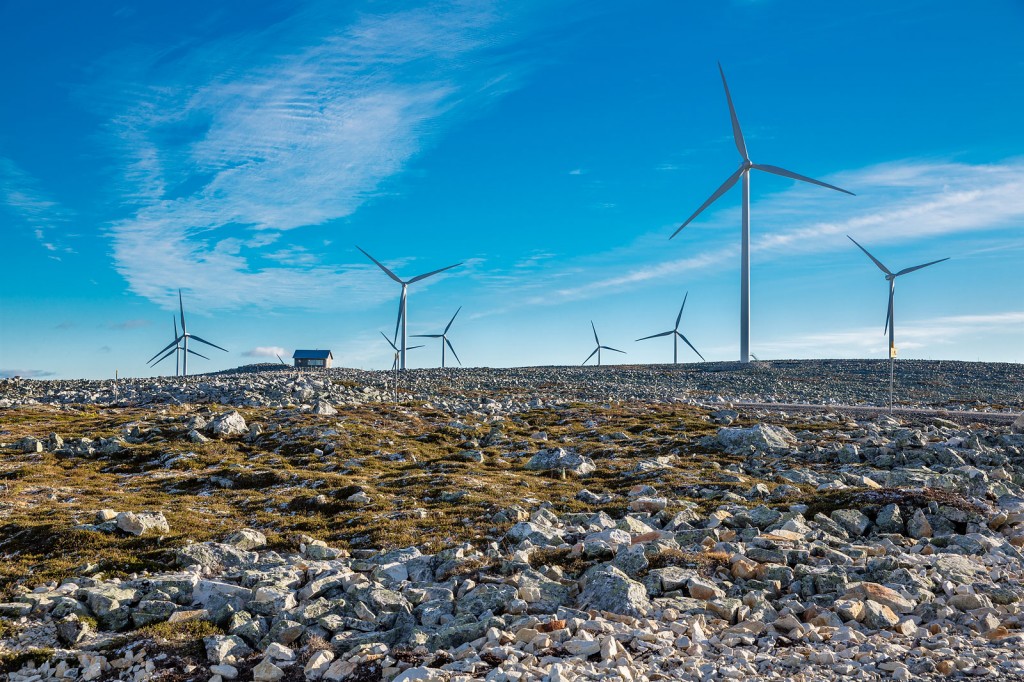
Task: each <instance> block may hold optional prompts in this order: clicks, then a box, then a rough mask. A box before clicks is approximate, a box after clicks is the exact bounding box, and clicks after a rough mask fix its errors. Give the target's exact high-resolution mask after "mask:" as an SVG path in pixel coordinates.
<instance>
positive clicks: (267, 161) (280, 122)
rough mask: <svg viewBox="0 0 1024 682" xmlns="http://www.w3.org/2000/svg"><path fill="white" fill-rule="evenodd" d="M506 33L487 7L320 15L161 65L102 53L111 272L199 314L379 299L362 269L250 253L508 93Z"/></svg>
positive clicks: (157, 57)
mask: <svg viewBox="0 0 1024 682" xmlns="http://www.w3.org/2000/svg"><path fill="white" fill-rule="evenodd" d="M342 16H344V17H345V19H344V21H342V20H341V19H339V17H342ZM511 21H512V19H511V15H510V13H509V12H507V11H505V10H502V11H498V10H497V9H496V8H492V7H491V5H490V4H489V3H487V2H479V3H472V2H470V3H454V4H449V3H433V4H429V5H427V6H425V7H418V8H414V9H406V10H399V11H394V12H391V13H388V14H375V15H369V14H367V15H359V14H356V15H355V19H352V15H351V13H348V11H347V10H346V11H345V12H342V11H341V10H340V8H334V7H333V5H331V4H329V3H324V4H319V5H316V4H315V5H313V6H312V8H310V9H307V10H305V11H302V12H299V13H297V14H296V15H294V16H292V17H290V18H288V19H286V20H284V21H282V22H281V23H280V24H277V25H275V26H271V27H267V28H266V29H264V30H262V31H258V32H253V33H249V34H245V35H233V36H229V37H226V38H222V39H219V40H216V41H212V42H209V43H205V44H203V45H200V46H185V47H186V48H187V49H185V48H182V49H181V50H180V51H181V52H182V53H183V54H184V56H179V57H177V58H172V57H171V56H170V55H169V54H168V53H167V52H154V53H149V54H145V53H139V52H135V53H133V54H131V55H130V57H131V59H130V60H129V61H128V63H131V64H133V65H135V66H133V67H131V69H130V70H129V71H127V72H126V71H124V68H125V67H123V66H121V65H123V64H124V63H125V62H126V60H125V59H124V57H125V55H116V56H115V57H116V58H112V59H111V60H110V63H111V64H112V65H113V64H117V65H118V66H117V67H114V66H111V67H110V68H111V71H112V75H110V76H109V77H108V78H107V79H106V80H104V81H103V83H102V84H101V85H99V86H97V89H99V90H101V91H102V93H103V94H104V95H105V97H100V98H98V99H99V100H100V101H102V102H103V107H105V109H106V111H105V113H107V114H108V115H109V120H110V124H109V126H108V130H109V131H110V133H111V135H112V137H113V139H115V140H116V141H117V142H118V144H119V149H120V150H121V154H122V159H121V162H122V167H123V169H124V172H123V179H124V187H123V188H121V191H122V194H123V195H125V196H128V197H130V201H131V210H132V213H131V216H130V217H128V218H126V219H124V220H121V221H119V222H117V223H116V224H114V225H113V226H112V229H111V235H112V238H113V247H114V248H113V255H114V259H115V267H116V268H117V270H118V271H119V272H120V273H121V274H122V275H123V276H124V277H125V279H126V280H127V281H128V283H129V286H130V288H131V290H132V291H133V292H135V293H136V294H139V295H141V296H144V297H147V298H149V299H151V300H154V301H163V302H165V304H166V302H167V301H168V297H167V295H166V292H167V291H168V290H170V289H173V288H175V287H177V286H181V285H182V284H187V285H188V286H189V287H190V291H191V293H192V298H193V301H194V304H195V305H196V306H197V307H198V308H200V309H202V310H213V309H225V308H233V307H237V306H241V305H257V306H259V305H271V304H282V303H286V302H287V303H288V304H289V305H298V306H302V305H306V304H307V303H306V302H309V305H317V306H322V305H323V302H324V301H325V300H331V301H334V303H333V304H332V305H343V304H344V303H343V302H345V301H347V302H350V303H349V304H350V305H351V304H353V302H355V301H360V302H362V303H361V304H366V303H373V302H374V301H375V300H379V299H380V298H381V296H383V295H385V294H384V291H385V290H384V288H383V286H382V283H381V282H379V281H378V280H377V279H376V278H373V279H371V280H367V278H366V276H365V275H366V271H365V269H355V270H353V269H349V268H341V267H338V266H326V265H322V264H319V261H318V259H317V258H315V256H313V255H312V254H307V255H300V254H299V253H298V252H297V251H296V249H295V247H291V246H284V247H283V248H279V250H277V251H275V252H272V253H265V252H262V251H261V249H265V248H266V247H267V246H269V245H270V244H272V243H273V244H277V245H279V246H280V245H281V240H282V237H281V235H282V233H283V232H286V231H288V230H294V229H297V228H302V227H306V226H312V225H318V224H322V223H325V222H328V221H331V220H336V219H338V218H343V217H345V216H348V215H351V214H352V213H353V212H354V211H355V210H357V209H358V208H359V207H360V206H361V205H363V204H364V203H365V202H367V201H368V200H371V199H373V198H374V197H377V196H380V195H382V194H385V193H386V192H387V191H388V190H387V189H386V188H385V183H386V182H387V181H388V180H389V179H390V178H393V177H394V176H396V175H397V174H399V173H400V172H401V171H402V170H404V169H405V168H406V166H407V164H408V163H409V161H410V160H411V159H412V158H413V157H414V156H415V155H416V154H417V153H418V152H420V151H421V150H422V149H424V148H425V147H426V146H428V145H430V144H431V143H432V141H433V140H434V139H435V138H436V137H437V135H438V134H439V133H440V132H441V131H442V130H443V129H444V128H446V127H447V126H448V125H450V124H451V122H452V120H453V119H457V118H458V117H459V116H464V115H467V114H468V113H471V112H472V111H474V110H475V109H478V108H479V107H481V106H485V105H486V104H487V103H488V102H489V101H490V99H491V98H493V97H496V96H500V95H501V94H504V93H505V92H507V91H508V90H510V89H512V88H514V87H515V83H516V81H517V73H516V72H514V71H512V70H511V69H510V68H509V67H508V66H507V65H504V64H502V63H501V62H500V61H498V60H497V58H496V57H494V56H493V55H494V51H493V50H491V49H490V48H493V47H495V46H497V45H500V44H503V43H505V42H508V41H510V40H512V39H514V36H515V30H514V26H512V25H511V24H510V22H511ZM282 45H285V46H287V47H281V46H282ZM171 54H174V53H171ZM252 64H256V66H251V65H252ZM517 68H522V67H517ZM114 93H116V94H114ZM343 291H348V292H358V293H359V294H360V295H359V296H352V295H349V296H338V295H337V294H339V293H340V292H343ZM362 294H371V295H369V296H363V295H362ZM374 294H375V295H374ZM314 301H315V303H314Z"/></svg>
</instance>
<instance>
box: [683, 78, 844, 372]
mask: <svg viewBox="0 0 1024 682" xmlns="http://www.w3.org/2000/svg"><path fill="white" fill-rule="evenodd" d="M718 72H719V73H720V74H721V75H722V85H723V87H725V99H726V101H727V102H728V103H729V116H730V117H731V118H732V136H733V140H734V141H735V142H736V149H737V150H739V153H740V157H741V159H742V160H741V161H740V167H739V168H738V169H736V172H734V173H733V174H732V175H730V176H729V177H728V178H727V179H726V181H725V182H723V183H722V186H721V187H719V188H718V189H717V190H715V193H714V194H712V195H711V196H710V197H709V198H708V200H707V201H705V202H704V203H703V204H701V207H700V208H698V209H697V210H696V211H694V213H693V215H691V216H690V217H689V218H687V219H686V222H684V223H683V224H682V225H680V226H679V229H677V230H676V231H675V232H673V233H672V237H675V236H676V235H677V234H679V232H680V230H682V229H683V228H684V227H686V226H687V225H689V224H690V222H691V221H692V220H693V219H694V218H696V217H697V216H698V215H700V214H701V212H702V211H703V210H704V209H706V208H707V207H708V206H710V205H711V204H713V203H714V202H715V201H716V200H717V199H718V198H719V197H720V196H722V195H723V194H725V193H726V192H727V191H729V189H731V188H732V186H733V185H735V184H736V182H737V181H738V180H740V179H742V180H743V210H742V230H743V231H742V236H741V247H740V362H750V171H751V170H760V171H764V172H766V173H771V174H772V175H781V176H782V177H784V178H792V179H793V180H800V181H802V182H809V183H811V184H812V185H820V186H822V187H828V188H829V189H834V190H836V191H837V192H844V193H845V194H850V195H852V194H853V192H848V191H847V190H845V189H842V188H841V187H836V186H835V185H830V184H828V183H827V182H821V181H820V180H815V179H813V178H809V177H807V176H805V175H799V174H798V173H794V172H792V171H788V170H786V169H785V168H779V167H778V166H769V165H766V164H763V163H754V162H752V161H751V160H750V156H749V155H748V154H747V145H746V142H744V140H743V133H742V131H741V130H740V122H739V119H738V118H736V109H735V108H734V107H733V105H732V95H730V94H729V84H728V83H726V82H725V71H723V70H722V65H721V64H719V65H718ZM672 237H669V239H672Z"/></svg>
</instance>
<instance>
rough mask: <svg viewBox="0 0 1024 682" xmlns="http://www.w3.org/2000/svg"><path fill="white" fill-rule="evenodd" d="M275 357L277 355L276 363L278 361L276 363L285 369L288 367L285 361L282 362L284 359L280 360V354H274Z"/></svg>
mask: <svg viewBox="0 0 1024 682" xmlns="http://www.w3.org/2000/svg"><path fill="white" fill-rule="evenodd" d="M275 355H277V361H278V362H280V363H281V364H282V365H284V366H285V367H287V366H288V363H287V362H285V361H284V359H282V358H281V354H280V353H275Z"/></svg>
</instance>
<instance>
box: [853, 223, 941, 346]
mask: <svg viewBox="0 0 1024 682" xmlns="http://www.w3.org/2000/svg"><path fill="white" fill-rule="evenodd" d="M846 238H847V239H849V240H850V241H851V242H853V243H854V244H857V240H856V239H854V238H853V237H851V236H850V235H846ZM857 248H859V249H860V250H861V251H863V252H864V253H865V254H866V255H867V257H868V258H870V259H871V260H872V261H873V262H874V264H875V265H877V266H878V269H879V270H881V271H882V272H883V273H885V280H886V281H887V282H889V310H888V312H886V314H885V328H884V329H883V330H882V333H883V334H884V333H885V332H889V359H890V360H892V359H894V358H895V357H896V329H895V327H896V319H895V317H893V305H892V304H893V299H894V298H895V296H896V278H897V277H900V276H902V275H905V274H907V273H908V272H913V271H914V270H920V269H921V268H926V267H928V266H929V265H935V264H936V263H941V262H942V261H944V260H949V258H940V259H939V260H933V261H932V262H930V263H925V264H924V265H915V266H914V267H912V268H904V269H902V270H900V271H899V272H896V273H894V272H892V271H890V270H889V268H887V267H885V266H884V265H882V262H881V261H880V260H878V259H877V258H875V257H874V256H872V255H871V254H870V253H868V250H867V249H865V248H864V247H863V246H861V245H860V244H857Z"/></svg>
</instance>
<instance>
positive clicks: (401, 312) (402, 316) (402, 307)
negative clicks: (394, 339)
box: [356, 246, 462, 369]
mask: <svg viewBox="0 0 1024 682" xmlns="http://www.w3.org/2000/svg"><path fill="white" fill-rule="evenodd" d="M356 248H357V249H359V250H360V251H363V250H362V249H361V248H360V247H358V246H357V247H356ZM363 255H364V256H366V257H367V258H369V259H370V260H372V261H373V262H374V263H376V264H377V267H379V268H380V269H381V270H383V271H384V274H386V275H387V276H388V277H390V278H391V279H393V280H395V281H396V282H398V283H399V284H401V285H402V298H401V299H400V300H399V302H398V320H396V321H395V336H398V329H399V327H401V329H402V337H401V338H402V343H401V346H400V347H399V349H398V353H399V367H400V369H405V351H406V350H408V349H407V348H406V337H407V335H406V328H407V316H406V302H407V301H408V299H409V285H410V284H412V283H413V282H419V281H420V280H423V279H426V278H427V277H432V276H434V275H436V274H438V273H439V272H444V271H445V270H451V269H452V268H455V267H458V266H460V265H462V263H456V264H455V265H449V266H447V267H443V268H440V269H439V270H434V271H432V272H428V273H425V274H423V275H417V276H416V277H413V278H412V279H410V280H403V279H402V278H400V277H399V276H398V275H396V274H395V273H393V272H391V271H390V270H388V269H387V267H385V265H384V264H383V263H381V262H380V261H379V260H377V259H376V258H374V257H373V256H371V255H370V254H368V253H366V251H363ZM381 333H382V334H383V333H384V332H381ZM384 338H387V337H386V336H385V337H384ZM389 341H390V339H389Z"/></svg>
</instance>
